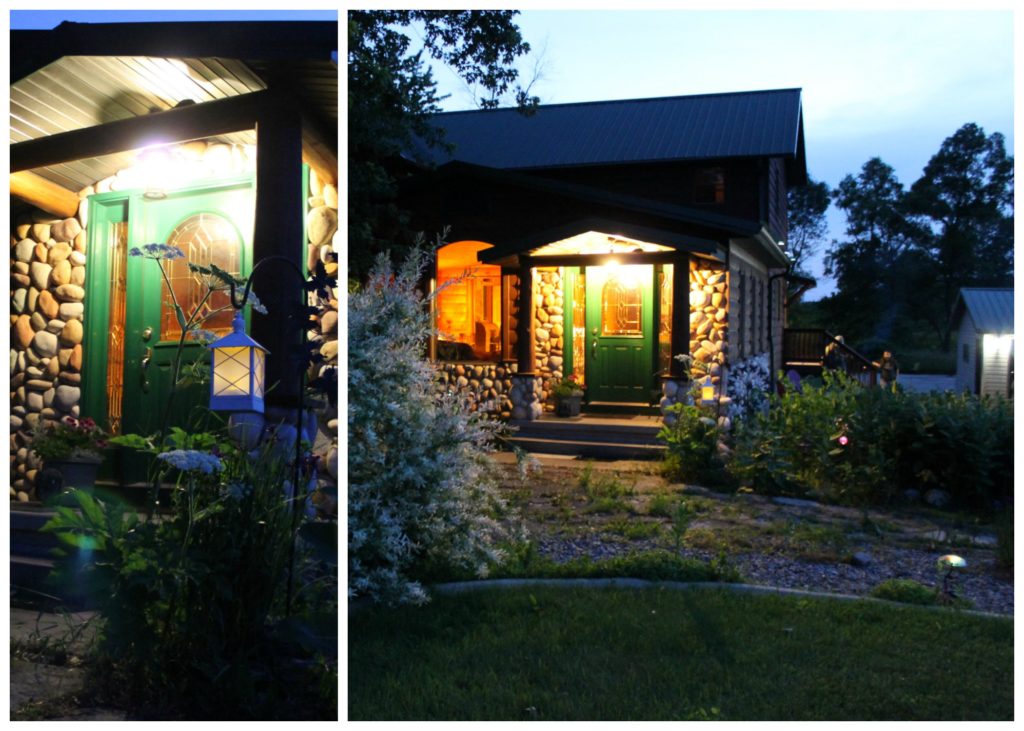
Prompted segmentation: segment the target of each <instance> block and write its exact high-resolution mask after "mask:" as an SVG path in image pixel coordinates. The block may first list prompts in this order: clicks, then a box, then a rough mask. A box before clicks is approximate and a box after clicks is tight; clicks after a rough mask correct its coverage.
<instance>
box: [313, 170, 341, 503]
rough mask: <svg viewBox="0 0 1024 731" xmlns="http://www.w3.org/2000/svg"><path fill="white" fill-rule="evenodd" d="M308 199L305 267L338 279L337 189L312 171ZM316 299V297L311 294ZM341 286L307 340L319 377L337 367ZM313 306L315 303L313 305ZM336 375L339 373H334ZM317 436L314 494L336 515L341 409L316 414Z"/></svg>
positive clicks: (315, 498)
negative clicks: (315, 348) (315, 347)
mask: <svg viewBox="0 0 1024 731" xmlns="http://www.w3.org/2000/svg"><path fill="white" fill-rule="evenodd" d="M308 182H309V199H308V200H307V212H306V238H307V242H306V244H307V246H306V266H307V268H308V269H309V270H310V271H312V270H313V269H314V268H315V267H316V265H317V263H318V262H320V263H322V264H323V265H324V271H326V272H327V275H328V276H331V277H337V276H338V261H339V259H340V256H341V247H342V234H341V231H340V230H339V229H338V189H337V187H336V186H334V185H332V184H331V183H327V182H324V181H322V180H320V177H319V176H318V175H317V174H316V171H315V170H313V169H312V168H310V171H309V181H308ZM311 296H314V295H311ZM338 302H339V297H338V285H337V283H335V286H334V287H333V288H332V290H331V297H330V299H329V300H328V301H327V302H326V303H321V308H320V313H319V314H318V315H317V317H316V322H315V324H314V327H313V328H311V330H310V332H309V333H308V337H309V338H310V339H311V340H313V341H315V342H317V343H319V344H320V354H321V355H322V356H323V358H324V359H323V360H322V361H321V362H320V363H318V364H317V365H315V366H314V369H315V371H316V373H315V374H311V375H316V376H323V375H324V374H325V372H327V371H328V370H329V369H332V368H333V369H337V367H338ZM311 304H315V303H313V302H311ZM335 372H337V371H336V370H335ZM316 416H317V434H316V438H315V439H314V440H313V453H314V454H315V455H316V456H317V458H318V462H319V466H320V469H319V470H318V475H319V485H318V487H319V489H318V491H317V493H315V494H314V500H315V501H316V503H317V507H318V509H320V510H321V511H322V512H324V513H329V514H336V512H337V506H338V407H337V404H335V405H334V406H331V405H330V404H327V405H326V406H325V407H324V408H323V409H321V410H318V411H317V412H316Z"/></svg>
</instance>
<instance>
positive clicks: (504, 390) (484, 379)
mask: <svg viewBox="0 0 1024 731" xmlns="http://www.w3.org/2000/svg"><path fill="white" fill-rule="evenodd" d="M435 368H436V369H437V384H438V390H439V391H440V392H441V393H453V392H458V393H459V394H460V395H461V396H463V397H464V398H465V399H466V403H467V404H468V406H469V408H470V409H471V410H473V411H482V412H484V413H486V414H488V415H489V416H494V417H498V418H501V419H508V418H510V417H511V416H512V408H513V405H512V385H513V381H512V377H513V375H514V374H515V372H516V364H515V363H514V362H503V363H436V364H435Z"/></svg>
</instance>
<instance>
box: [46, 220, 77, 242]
mask: <svg viewBox="0 0 1024 731" xmlns="http://www.w3.org/2000/svg"><path fill="white" fill-rule="evenodd" d="M81 231H82V226H81V224H79V223H78V219H77V218H65V219H64V220H63V221H61V222H60V223H58V224H55V225H54V226H53V227H52V228H51V229H50V236H52V237H53V238H55V239H56V240H57V241H74V240H75V237H76V236H78V234H79V233H81Z"/></svg>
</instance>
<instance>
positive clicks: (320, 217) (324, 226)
mask: <svg viewBox="0 0 1024 731" xmlns="http://www.w3.org/2000/svg"><path fill="white" fill-rule="evenodd" d="M337 230H338V212H337V211H336V210H334V209H333V208H328V207H327V206H320V207H319V208H314V209H312V210H311V211H310V212H309V213H308V214H307V215H306V234H307V235H308V236H309V243H310V244H312V245H313V246H317V247H319V246H323V245H324V244H326V243H328V242H329V241H330V240H331V237H332V236H334V232H335V231H337Z"/></svg>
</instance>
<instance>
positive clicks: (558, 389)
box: [551, 373, 586, 398]
mask: <svg viewBox="0 0 1024 731" xmlns="http://www.w3.org/2000/svg"><path fill="white" fill-rule="evenodd" d="M585 388H586V386H584V385H583V379H582V378H580V377H579V376H578V375H576V374H575V373H571V374H569V375H568V376H565V377H564V378H562V379H560V380H559V381H558V382H557V383H555V384H554V385H553V386H552V387H551V392H552V393H553V394H554V395H555V396H557V397H559V398H565V397H567V396H582V395H583V390H584V389H585Z"/></svg>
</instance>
